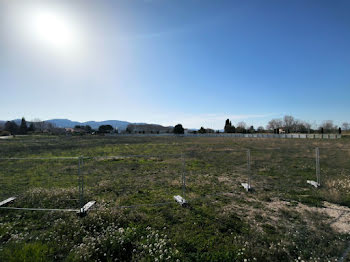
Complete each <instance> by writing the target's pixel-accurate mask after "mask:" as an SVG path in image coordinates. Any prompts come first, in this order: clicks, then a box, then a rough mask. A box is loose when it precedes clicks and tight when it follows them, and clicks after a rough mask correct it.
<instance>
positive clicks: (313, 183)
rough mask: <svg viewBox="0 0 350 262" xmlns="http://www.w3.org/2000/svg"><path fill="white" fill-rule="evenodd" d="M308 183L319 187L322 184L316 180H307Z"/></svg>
mask: <svg viewBox="0 0 350 262" xmlns="http://www.w3.org/2000/svg"><path fill="white" fill-rule="evenodd" d="M306 183H308V184H310V185H312V186H314V187H316V188H318V187H319V186H320V184H319V183H317V182H316V181H313V180H307V181H306Z"/></svg>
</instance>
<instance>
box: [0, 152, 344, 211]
mask: <svg viewBox="0 0 350 262" xmlns="http://www.w3.org/2000/svg"><path fill="white" fill-rule="evenodd" d="M349 157H350V150H349V149H339V148H337V149H334V148H333V149H332V148H311V147H308V148H302V149H301V148H264V149H246V148H224V149H216V150H191V151H187V152H186V153H182V154H162V155H115V156H100V157H66V158H65V157H55V158H1V159H0V197H1V199H0V201H3V200H6V199H9V198H11V197H16V201H13V202H11V203H9V204H6V205H3V206H0V208H13V209H14V208H23V209H32V210H35V209H37V210H39V209H40V210H54V209H55V210H67V211H79V210H80V211H81V209H82V208H83V207H84V205H86V203H88V202H89V201H92V200H93V201H96V202H97V203H98V206H99V207H100V208H123V207H137V206H147V205H166V204H171V203H174V199H173V198H174V196H176V195H180V196H182V197H183V198H184V199H186V200H188V201H189V202H193V201H195V200H197V199H201V198H204V197H208V196H213V195H220V194H226V193H232V192H237V191H242V190H244V189H245V190H247V191H254V194H262V195H263V194H268V195H269V196H272V197H278V198H285V199H292V200H296V201H302V202H308V201H309V202H310V201H316V200H315V199H317V201H319V200H325V201H333V202H336V203H340V204H347V205H348V204H350V196H349V191H350V176H349V175H350V162H349V161H348V159H349ZM308 181H312V182H314V184H313V183H308ZM242 186H243V187H242Z"/></svg>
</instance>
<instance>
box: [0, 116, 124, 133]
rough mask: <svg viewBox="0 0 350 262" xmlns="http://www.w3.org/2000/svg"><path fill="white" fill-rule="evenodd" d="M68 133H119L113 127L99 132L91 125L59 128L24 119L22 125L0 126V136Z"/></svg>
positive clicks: (44, 122)
mask: <svg viewBox="0 0 350 262" xmlns="http://www.w3.org/2000/svg"><path fill="white" fill-rule="evenodd" d="M67 130H68V132H70V133H74V134H93V133H96V134H98V133H103V134H105V133H113V132H116V133H117V132H118V130H117V129H114V128H113V127H112V126H111V125H101V126H99V128H98V129H97V130H94V129H93V128H91V126H89V125H86V126H84V125H76V126H75V127H74V128H59V127H56V126H55V125H54V124H52V123H50V122H47V121H40V120H34V121H32V122H27V121H26V120H25V118H24V117H23V118H22V119H21V122H20V124H17V123H16V122H15V121H7V122H6V123H5V124H4V125H3V126H0V135H3V136H6V135H27V134H32V133H50V134H55V135H60V134H66V133H67Z"/></svg>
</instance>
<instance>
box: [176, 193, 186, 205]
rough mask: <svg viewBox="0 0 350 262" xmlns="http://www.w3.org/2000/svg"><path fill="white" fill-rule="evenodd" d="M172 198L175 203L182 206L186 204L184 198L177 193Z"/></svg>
mask: <svg viewBox="0 0 350 262" xmlns="http://www.w3.org/2000/svg"><path fill="white" fill-rule="evenodd" d="M174 199H175V201H176V202H177V203H179V204H180V205H181V206H183V207H185V206H187V205H188V203H187V201H186V199H184V198H183V197H182V196H179V195H177V196H174Z"/></svg>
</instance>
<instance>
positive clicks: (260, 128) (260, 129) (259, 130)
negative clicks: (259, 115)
mask: <svg viewBox="0 0 350 262" xmlns="http://www.w3.org/2000/svg"><path fill="white" fill-rule="evenodd" d="M257 131H258V133H264V131H265V129H264V127H263V126H259V127H258V129H257Z"/></svg>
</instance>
